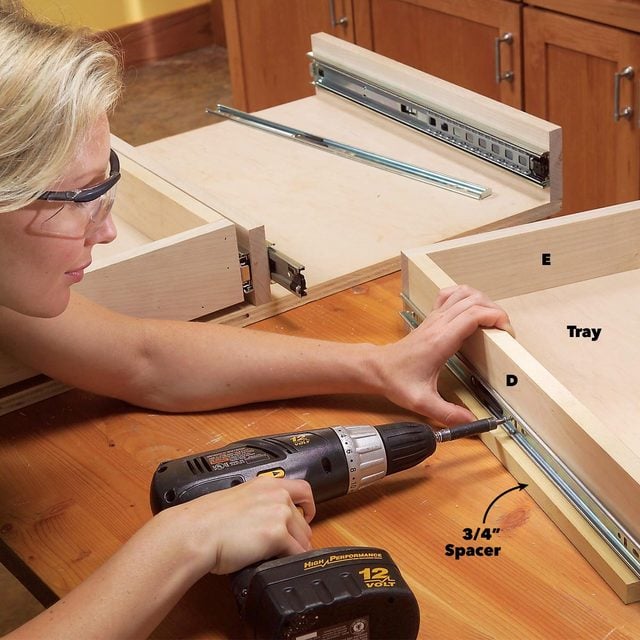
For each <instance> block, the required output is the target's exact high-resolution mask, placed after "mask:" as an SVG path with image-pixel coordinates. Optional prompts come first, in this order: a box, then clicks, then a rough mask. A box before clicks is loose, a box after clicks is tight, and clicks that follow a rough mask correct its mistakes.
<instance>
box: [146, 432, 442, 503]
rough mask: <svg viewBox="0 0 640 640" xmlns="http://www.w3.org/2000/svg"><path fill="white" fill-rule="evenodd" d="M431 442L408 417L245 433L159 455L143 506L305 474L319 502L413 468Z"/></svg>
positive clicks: (431, 447)
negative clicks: (164, 457) (217, 445)
mask: <svg viewBox="0 0 640 640" xmlns="http://www.w3.org/2000/svg"><path fill="white" fill-rule="evenodd" d="M435 448H436V438H435V435H434V431H433V429H432V428H431V427H430V426H429V425H426V424H421V423H416V422H395V423H391V424H384V425H377V426H371V425H362V426H348V427H344V426H336V427H327V428H324V429H316V430H313V431H302V432H292V433H283V434H278V435H272V436H264V437H259V438H248V439H246V440H240V441H238V442H235V443H233V444H230V445H229V446H227V447H223V448H222V449H216V450H213V451H209V452H206V453H200V454H198V455H195V456H193V455H192V456H185V457H183V458H178V459H176V460H171V461H168V462H162V463H161V464H160V465H158V468H157V469H156V471H155V473H154V476H153V480H152V484H151V508H152V510H153V512H154V513H157V512H158V511H161V510H162V509H166V508H167V507H171V506H175V505H178V504H182V503H184V502H188V501H189V500H193V499H194V498H197V497H199V496H202V495H205V494H207V493H212V492H214V491H220V490H222V489H228V488H230V487H233V486H235V485H238V484H241V483H243V482H247V481H249V480H251V479H252V478H255V477H257V476H261V475H268V476H274V477H282V478H284V477H286V478H290V479H298V478H299V479H302V480H306V481H307V482H309V484H310V485H311V489H312V491H313V497H314V500H315V501H316V502H324V501H326V500H330V499H332V498H337V497H339V496H343V495H345V494H347V493H350V492H352V491H356V490H358V489H361V488H362V487H365V486H367V485H369V484H371V483H372V482H375V481H376V480H379V479H381V478H383V477H384V476H386V475H389V474H390V473H396V472H397V471H402V470H404V469H408V468H410V467H413V466H415V465H416V464H419V463H420V462H422V461H423V460H424V459H425V458H427V457H428V456H430V455H431V454H432V453H433V452H434V451H435Z"/></svg>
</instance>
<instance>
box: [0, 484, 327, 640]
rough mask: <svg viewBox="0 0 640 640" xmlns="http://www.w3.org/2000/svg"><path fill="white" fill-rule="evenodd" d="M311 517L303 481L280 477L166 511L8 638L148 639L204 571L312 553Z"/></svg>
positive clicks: (311, 507)
mask: <svg viewBox="0 0 640 640" xmlns="http://www.w3.org/2000/svg"><path fill="white" fill-rule="evenodd" d="M295 505H299V506H301V507H302V508H303V510H304V514H305V515H304V517H303V516H302V515H301V514H300V513H299V512H298V510H297V508H296V506H295ZM314 515H315V507H314V504H313V496H312V494H311V488H310V487H309V485H308V484H307V483H306V482H304V481H303V480H282V479H275V478H257V479H256V480H253V481H251V482H248V483H246V484H243V485H239V486H237V487H234V488H232V489H226V490H224V491H220V492H218V493H212V494H209V495H206V496H203V497H201V498H198V499H196V500H193V501H191V502H188V503H186V504H184V505H180V506H177V507H172V508H171V509H168V510H166V511H162V512H160V513H159V514H158V515H157V516H155V517H154V518H153V519H152V520H151V521H150V522H148V523H147V524H146V525H145V526H144V527H142V529H140V530H139V531H138V532H137V533H136V534H135V535H134V536H133V537H132V538H131V539H130V540H129V542H127V543H126V544H125V545H124V546H123V547H122V548H121V549H120V550H119V551H118V552H116V553H115V555H114V556H112V558H111V559H110V560H108V561H107V562H106V563H105V564H104V565H103V566H102V567H100V568H99V569H98V570H97V571H96V572H95V573H93V574H92V575H91V576H90V577H89V578H88V579H87V580H85V581H84V582H83V583H82V584H81V585H80V586H78V587H77V588H76V589H74V590H73V591H71V592H70V593H69V594H68V595H66V596H64V597H63V598H62V599H61V600H59V601H58V602H57V603H56V604H54V605H53V606H52V607H50V608H49V609H47V610H45V611H44V612H43V613H41V614H40V615H38V616H37V617H35V618H33V619H32V620H30V621H29V622H28V623H26V624H25V625H23V626H22V627H20V628H19V629H17V630H15V631H14V632H13V633H11V634H9V636H7V639H11V640H21V639H22V638H24V639H29V640H31V639H33V638H47V639H49V640H54V639H57V638H60V639H61V640H62V639H64V640H73V639H74V638H78V639H83V640H84V639H86V638H113V639H114V640H116V639H117V640H125V639H127V638H131V639H135V640H139V639H140V638H145V637H147V636H148V635H149V634H150V633H151V632H152V631H153V629H154V628H155V627H156V626H157V625H158V624H159V622H160V621H161V620H162V619H163V618H164V617H165V615H166V614H167V613H168V612H169V610H170V609H171V608H172V607H173V606H174V605H175V604H176V602H177V601H178V600H179V599H180V598H181V597H182V596H183V595H184V593H185V592H186V591H187V590H188V589H189V588H190V587H191V586H192V585H193V584H194V583H195V582H196V581H197V580H198V579H199V578H201V577H202V576H203V575H205V574H206V573H207V572H209V571H211V572H213V573H219V574H227V573H232V572H233V571H237V570H239V569H241V568H243V567H245V566H248V565H250V564H253V563H254V562H257V561H259V560H262V559H267V558H272V557H275V556H279V555H287V554H293V553H302V552H304V551H307V550H308V549H309V548H310V538H311V529H310V528H309V525H308V521H310V520H311V519H312V518H313V516H314ZM220 614H221V615H222V614H223V612H220Z"/></svg>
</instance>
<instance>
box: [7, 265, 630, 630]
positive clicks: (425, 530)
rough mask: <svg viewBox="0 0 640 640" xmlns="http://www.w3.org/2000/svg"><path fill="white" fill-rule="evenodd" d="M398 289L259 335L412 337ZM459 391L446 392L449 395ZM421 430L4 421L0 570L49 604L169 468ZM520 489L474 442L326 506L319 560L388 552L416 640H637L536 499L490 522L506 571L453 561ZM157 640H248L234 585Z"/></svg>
mask: <svg viewBox="0 0 640 640" xmlns="http://www.w3.org/2000/svg"><path fill="white" fill-rule="evenodd" d="M399 293H400V277H399V275H398V274H394V275H392V276H387V277H385V278H383V279H380V280H377V281H374V282H371V283H369V284H366V285H360V286H357V287H355V288H352V289H349V290H347V291H344V292H342V293H339V294H335V295H333V296H330V297H328V298H325V299H324V300H320V301H315V302H313V303H311V304H308V305H305V306H302V307H299V308H297V309H294V310H292V311H289V312H287V313H285V314H283V315H281V316H277V317H274V318H272V319H269V320H266V321H263V322H261V323H260V324H259V325H257V326H256V328H257V329H259V330H268V331H275V332H280V333H286V334H291V335H305V336H313V337H320V338H327V339H332V340H343V341H369V342H374V343H386V342H388V341H392V340H395V339H398V338H399V337H401V336H402V335H403V334H404V333H405V328H404V326H403V323H402V321H401V319H400V317H399V315H398V311H399V310H400V308H401V303H400V299H399ZM447 384H451V382H450V381H449V382H448V383H447V381H445V386H446V385H447ZM406 418H416V416H412V415H410V414H408V413H407V412H405V411H403V410H401V409H399V408H398V407H396V406H394V405H392V404H390V403H389V402H387V401H385V400H383V399H379V398H372V397H363V396H329V397H322V398H306V399H299V400H294V401H287V402H272V403H264V404H259V405H252V406H246V407H242V408H237V409H229V410H223V411H216V412H210V413H199V414H190V415H168V414H157V413H153V412H149V411H145V410H142V409H138V408H135V407H132V406H129V405H126V404H125V403H122V402H118V401H114V400H110V399H106V398H99V397H96V396H93V395H91V394H88V393H82V392H79V391H70V392H68V393H66V394H63V395H61V396H58V397H56V398H53V399H49V400H47V401H45V402H41V403H39V404H36V405H33V406H31V407H28V408H26V409H22V410H21V411H18V412H14V413H12V414H9V415H6V416H4V417H2V418H0V491H1V492H2V500H1V507H0V541H1V542H0V552H1V553H0V560H3V561H4V560H5V559H6V558H7V557H11V558H13V560H14V562H13V565H12V566H13V567H14V570H15V571H18V570H19V569H22V572H21V573H22V575H23V577H24V576H27V575H30V576H31V585H30V586H31V587H32V588H33V589H35V588H37V587H38V586H40V587H41V589H40V592H41V593H42V587H43V585H44V586H46V587H48V588H49V590H50V591H51V592H52V593H53V594H55V595H58V596H60V595H62V594H64V593H67V592H68V591H69V590H70V589H72V588H73V587H74V586H75V585H77V584H78V583H79V582H80V581H81V580H82V579H84V578H86V576H88V575H89V574H90V573H91V571H93V570H94V569H95V568H96V567H97V566H98V565H99V564H101V563H102V562H103V561H104V560H105V559H106V558H107V557H108V556H109V555H110V554H111V553H113V552H114V551H115V550H116V549H117V548H118V547H119V546H120V545H121V544H122V543H123V542H124V541H125V540H126V539H127V538H128V537H129V536H131V535H132V533H133V532H134V531H135V530H136V529H137V528H138V527H140V526H141V525H142V524H143V523H144V522H145V521H147V520H148V519H149V518H150V517H151V513H150V509H149V504H148V495H149V484H150V480H151V476H152V473H153V470H154V469H155V467H156V465H157V464H158V463H159V462H160V461H162V460H165V459H169V458H174V457H178V456H184V455H186V454H188V453H195V452H201V451H206V450H208V449H212V448H216V447H220V446H223V445H225V444H227V443H229V442H232V441H234V440H238V439H241V438H245V437H248V436H252V435H261V434H269V433H278V432H284V431H295V430H307V429H312V428H317V427H325V426H329V425H336V424H347V425H349V424H380V423H384V422H391V421H394V420H399V419H406ZM515 484H516V482H515V480H514V479H513V477H512V476H511V475H510V474H509V473H508V472H506V471H505V470H504V469H503V467H502V466H501V464H500V462H499V461H498V460H497V459H496V458H495V457H494V456H493V455H492V454H491V453H490V452H489V451H488V450H487V449H486V448H485V447H484V445H483V444H482V443H481V442H480V441H479V440H478V439H469V440H465V441H458V442H454V443H450V444H446V445H442V446H441V447H440V448H439V449H438V450H437V452H436V454H435V455H434V456H432V457H431V458H429V459H428V460H426V461H425V462H423V463H422V464H420V465H418V466H417V467H415V468H413V469H410V470H408V471H405V472H403V473H402V474H399V475H396V476H390V477H388V478H385V479H384V480H382V481H380V482H379V483H378V484H376V485H373V486H371V487H368V488H367V489H365V490H363V491H361V492H359V493H356V494H352V495H349V496H345V497H343V498H341V499H337V500H334V501H333V502H330V503H325V504H322V505H320V506H319V510H318V516H317V518H316V520H315V523H314V525H313V531H314V544H315V546H316V547H318V548H319V547H324V546H338V545H372V546H380V547H383V548H385V549H386V550H387V551H389V553H390V554H391V555H392V557H393V558H394V560H395V561H396V563H397V564H398V565H399V567H400V569H401V571H402V573H403V575H404V577H405V578H406V580H407V581H408V583H409V585H410V586H411V588H412V589H413V590H414V592H415V594H416V596H417V598H418V601H419V603H420V609H421V630H420V636H419V637H420V638H425V639H426V638H436V639H439V640H448V639H451V640H453V639H456V640H460V639H462V640H464V639H467V638H468V639H472V638H473V639H477V638H485V639H488V638H495V639H505V640H506V639H512V638H518V639H534V638H536V639H545V640H546V639H549V638H564V639H574V638H575V639H578V638H579V639H581V640H583V639H591V638H593V639H596V638H598V639H600V638H607V639H608V640H614V639H615V640H622V639H628V640H631V639H632V638H637V637H640V607H639V606H638V605H627V606H625V605H623V604H622V603H621V602H620V600H619V599H618V598H617V597H616V595H615V594H614V593H613V592H612V591H611V590H610V589H609V588H608V587H607V586H606V584H605V583H604V582H603V581H602V580H601V579H600V578H599V576H598V575H597V574H596V572H595V571H594V570H593V569H592V568H591V567H590V566H589V564H588V563H587V562H586V561H585V560H584V559H583V558H582V557H581V556H580V554H579V553H578V552H577V551H576V550H575V548H574V547H573V546H572V545H571V544H570V543H569V542H568V540H567V539H566V538H565V537H564V536H563V535H562V534H561V533H560V532H559V530H558V529H557V528H556V527H555V525H553V524H552V522H551V521H550V520H549V519H548V518H547V517H546V516H545V514H544V513H543V512H542V511H541V509H539V508H538V507H537V506H536V504H535V503H534V502H533V501H532V499H531V498H530V497H529V496H528V494H527V493H526V491H524V492H520V491H512V492H510V493H509V494H507V495H506V496H505V497H503V498H501V499H500V500H498V501H497V502H496V503H495V505H494V506H493V507H492V508H491V510H490V512H489V515H488V519H487V522H486V526H490V527H491V528H499V529H500V532H499V534H496V535H495V537H494V538H493V540H491V541H490V542H489V543H486V544H489V545H491V546H496V547H497V546H499V547H500V548H501V550H500V554H499V556H498V557H492V558H488V557H464V558H461V559H459V560H455V559H454V558H452V557H448V556H445V545H447V544H454V545H460V546H468V545H469V544H471V545H472V546H475V545H476V543H473V542H465V541H464V540H463V538H462V536H463V529H464V528H465V527H472V528H475V527H481V526H482V518H483V514H484V513H485V510H486V509H487V507H488V506H489V504H490V503H491V502H492V500H493V499H494V498H495V497H496V496H497V495H498V494H500V493H501V492H503V491H505V490H506V489H509V488H511V487H513V486H514V485H515ZM154 637H155V638H239V637H242V629H241V622H240V620H239V618H238V616H237V614H236V608H235V604H234V602H233V599H232V596H231V592H230V589H229V584H228V580H227V578H225V577H218V576H207V577H205V578H203V579H202V580H201V581H200V582H199V583H198V584H196V585H195V586H194V587H193V588H192V589H191V590H190V591H189V593H188V594H187V595H186V596H185V597H184V598H183V599H182V600H181V601H180V603H179V604H178V605H177V606H176V607H175V609H174V610H173V612H172V613H171V614H170V615H169V616H168V618H167V619H166V620H165V621H164V622H163V623H162V624H161V625H160V626H159V627H158V629H157V630H156V632H155V633H154Z"/></svg>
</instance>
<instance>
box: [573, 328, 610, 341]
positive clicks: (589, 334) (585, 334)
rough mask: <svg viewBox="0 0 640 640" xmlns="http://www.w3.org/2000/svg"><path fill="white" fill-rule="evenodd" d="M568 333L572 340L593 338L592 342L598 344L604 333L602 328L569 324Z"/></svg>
mask: <svg viewBox="0 0 640 640" xmlns="http://www.w3.org/2000/svg"><path fill="white" fill-rule="evenodd" d="M567 331H568V332H569V337H570V338H591V341H592V342H596V340H597V339H598V338H599V337H600V334H601V333H602V327H578V326H577V325H575V324H568V325H567Z"/></svg>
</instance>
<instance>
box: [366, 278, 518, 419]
mask: <svg viewBox="0 0 640 640" xmlns="http://www.w3.org/2000/svg"><path fill="white" fill-rule="evenodd" d="M478 327H495V328H497V329H504V330H505V331H509V332H510V333H513V329H512V327H511V324H510V323H509V317H508V316H507V314H506V312H505V311H504V310H503V309H501V308H500V307H499V306H498V305H497V304H495V303H494V302H492V301H491V300H490V299H489V298H488V297H487V296H486V295H484V294H483V293H481V292H480V291H476V290H475V289H472V288H471V287H468V286H466V285H460V286H456V287H450V288H448V289H443V290H442V291H440V294H439V295H438V298H437V299H436V301H435V304H434V307H433V310H432V311H431V313H430V314H429V315H428V316H427V318H426V319H425V320H424V322H423V323H422V324H421V325H420V326H419V327H418V328H417V329H416V330H415V331H413V332H411V333H410V334H409V335H408V336H406V337H405V338H403V339H402V340H400V341H399V342H396V343H395V344H391V345H387V346H384V347H382V349H383V356H382V357H381V358H380V359H379V361H378V366H379V367H380V370H379V376H380V378H381V379H382V385H383V389H382V393H384V394H385V395H386V396H387V397H388V398H389V399H390V400H392V401H393V402H395V403H397V404H399V405H401V406H403V407H406V408H408V409H410V410H412V411H416V412H417V413H420V414H422V415H425V416H428V417H430V418H433V419H435V420H438V421H439V422H441V423H443V424H446V425H454V424H460V423H462V422H469V421H472V420H475V417H474V415H473V414H472V413H471V412H470V411H468V410H467V409H465V408H464V407H461V406H458V405H456V404H452V403H450V402H446V401H445V400H443V399H442V397H441V396H440V394H439V393H438V387H437V385H438V375H439V373H440V369H441V368H442V366H443V365H444V364H445V362H446V361H447V359H448V358H449V357H450V356H452V355H453V354H454V353H455V352H456V351H458V349H460V347H461V346H462V343H463V341H464V340H465V339H466V338H468V337H469V336H470V335H471V334H472V333H473V332H474V331H475V330H476V329H477V328H478Z"/></svg>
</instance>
